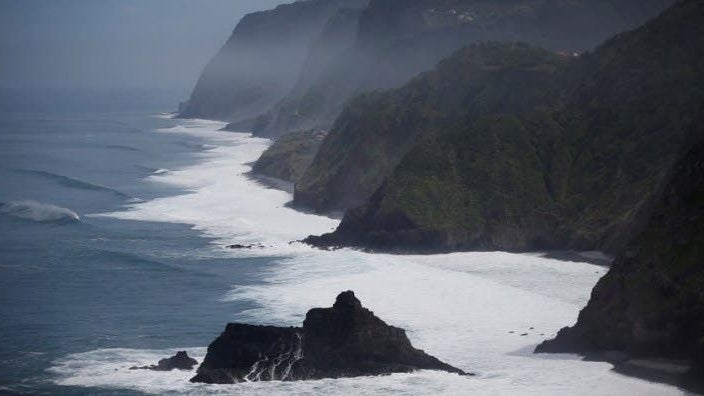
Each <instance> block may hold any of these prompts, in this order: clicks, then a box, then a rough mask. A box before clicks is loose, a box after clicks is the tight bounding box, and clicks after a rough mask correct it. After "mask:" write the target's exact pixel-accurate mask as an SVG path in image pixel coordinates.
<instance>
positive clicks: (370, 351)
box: [191, 291, 467, 384]
mask: <svg viewBox="0 0 704 396" xmlns="http://www.w3.org/2000/svg"><path fill="white" fill-rule="evenodd" d="M416 370H440V371H447V372H451V373H456V374H460V375H467V373H465V372H464V371H462V370H460V369H458V368H456V367H453V366H450V365H449V364H446V363H443V362H441V361H440V360H438V359H436V358H435V357H433V356H430V355H428V354H426V353H425V352H423V351H421V350H419V349H415V348H414V347H413V346H412V345H411V342H410V341H409V340H408V337H407V336H406V332H405V331H404V330H403V329H400V328H397V327H394V326H389V325H387V324H386V323H384V321H383V320H381V319H379V318H378V317H376V316H375V315H374V313H373V312H372V311H370V310H368V309H366V308H364V307H363V306H362V304H361V302H360V301H359V300H358V299H357V298H356V297H355V295H354V293H353V292H352V291H346V292H343V293H341V294H340V295H339V296H337V299H336V301H335V304H334V305H333V306H332V307H331V308H314V309H311V310H310V311H308V314H307V315H306V319H305V321H304V322H303V327H273V326H253V325H248V324H238V323H230V324H228V325H227V327H226V328H225V331H224V332H223V333H222V334H221V335H220V336H219V337H218V338H217V339H215V341H213V343H212V344H210V346H209V347H208V353H207V355H206V357H205V360H204V361H203V364H201V366H200V367H199V368H198V373H197V375H196V376H195V377H193V378H192V379H191V382H203V383H217V384H228V383H238V382H243V381H272V380H279V381H296V380H312V379H322V378H342V377H359V376H368V375H384V374H392V373H408V372H413V371H416Z"/></svg>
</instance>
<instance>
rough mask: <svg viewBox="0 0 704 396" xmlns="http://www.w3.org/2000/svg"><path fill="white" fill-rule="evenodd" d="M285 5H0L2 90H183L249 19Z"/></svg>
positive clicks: (200, 1) (4, 0) (41, 1)
mask: <svg viewBox="0 0 704 396" xmlns="http://www.w3.org/2000/svg"><path fill="white" fill-rule="evenodd" d="M286 2H291V1H290V0H289V1H286V0H0V87H10V88H21V87H33V88H37V87H39V88H41V87H59V88H63V87H79V88H84V87H145V88H167V89H175V90H185V91H188V90H190V88H191V87H192V86H193V85H194V83H195V80H196V79H197V77H198V75H199V73H200V71H201V70H202V68H203V67H204V66H205V64H206V62H207V61H208V59H209V58H210V57H211V56H212V55H213V54H214V53H215V52H216V51H217V50H218V48H219V47H220V46H221V45H222V44H223V43H224V42H225V40H226V39H227V38H228V37H229V35H230V33H231V32H232V30H233V29H234V27H235V25H236V23H237V22H238V21H239V20H240V18H241V17H242V16H243V15H245V14H246V13H248V12H252V11H257V10H264V9H270V8H273V7H274V6H275V5H276V4H280V3H286Z"/></svg>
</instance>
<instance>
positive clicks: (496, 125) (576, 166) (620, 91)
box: [297, 1, 704, 252]
mask: <svg viewBox="0 0 704 396" xmlns="http://www.w3.org/2000/svg"><path fill="white" fill-rule="evenodd" d="M703 21H704V4H702V3H701V2H695V1H690V2H683V3H680V4H679V5H678V6H676V7H673V8H672V9H670V10H669V11H668V12H666V13H665V14H663V15H662V16H661V17H659V18H657V19H656V20H654V21H653V22H651V23H649V24H647V25H645V26H644V27H642V28H640V29H638V30H636V31H634V32H630V33H627V34H622V35H619V36H617V37H616V38H614V39H613V40H610V41H609V42H607V43H606V44H605V45H603V46H602V47H600V48H599V49H598V50H597V51H596V52H595V53H594V54H592V55H587V56H583V57H581V58H580V59H579V60H575V61H572V62H570V64H569V65H568V66H566V67H564V68H558V69H556V70H555V71H554V72H553V73H552V74H551V75H549V76H547V79H548V80H550V84H547V85H544V84H543V83H542V82H541V81H540V79H526V80H527V81H530V83H523V84H522V85H521V84H515V83H512V84H510V85H509V87H510V88H511V89H510V90H509V91H506V96H505V98H503V99H502V100H501V101H500V102H499V103H511V100H513V101H522V100H526V103H527V106H526V107H524V108H523V109H522V110H523V111H516V110H515V109H510V108H509V109H496V108H493V107H492V106H491V105H487V103H488V104H491V103H492V102H491V101H488V102H486V101H485V98H484V96H483V95H480V96H478V97H476V98H474V97H471V96H470V97H467V96H463V98H465V99H467V98H468V99H470V101H471V102H470V103H475V104H476V103H481V106H479V107H478V109H479V110H481V111H477V110H475V111H462V112H459V113H457V114H453V113H452V112H448V111H445V110H444V109H446V108H448V106H447V105H446V104H443V105H442V106H434V105H433V104H432V102H422V101H420V100H416V102H418V103H423V104H424V105H425V106H427V107H425V109H424V112H421V111H420V110H418V108H413V107H411V108H410V109H412V110H413V112H412V114H413V115H414V116H417V117H419V118H420V119H419V120H414V122H413V123H412V124H413V125H424V124H423V122H424V121H425V120H428V119H432V118H429V117H427V116H425V115H423V114H434V115H435V116H434V117H435V119H437V118H438V116H437V114H438V113H439V114H443V115H445V116H446V117H449V120H450V121H446V122H445V124H444V125H446V126H447V127H445V128H443V130H442V131H439V132H435V133H429V134H426V136H427V137H426V138H425V139H423V140H421V141H420V142H419V143H417V144H413V143H412V142H413V141H414V140H416V141H418V138H417V136H418V135H417V134H414V132H413V131H414V130H413V129H411V128H404V127H398V126H397V125H398V124H395V122H397V121H398V120H403V114H404V113H403V112H402V111H401V110H399V109H407V108H408V107H407V105H406V104H405V103H402V102H400V101H398V100H395V99H393V98H395V97H398V96H399V95H402V94H400V93H399V92H401V93H404V92H405V93H408V92H414V91H415V88H413V89H412V88H411V87H412V84H409V86H408V87H405V88H402V89H400V90H399V91H398V92H392V93H387V94H384V95H381V96H380V99H377V100H376V101H375V102H371V103H369V104H368V108H370V109H371V108H375V109H386V110H382V111H385V112H386V113H381V114H383V117H382V116H380V115H379V113H378V112H377V113H374V112H364V113H360V114H358V115H357V120H355V119H354V118H352V117H349V116H348V117H346V118H345V117H341V118H340V120H338V123H341V122H343V121H342V120H345V121H346V122H350V123H351V122H352V121H350V120H355V121H353V122H354V123H355V124H353V125H356V126H355V128H354V130H355V131H356V134H351V133H348V134H345V135H344V136H345V137H348V138H349V136H355V139H357V140H355V141H356V142H360V143H358V144H357V146H359V147H360V148H359V149H358V152H360V153H364V152H366V151H367V150H370V148H373V147H378V146H379V143H378V141H379V140H384V141H387V140H388V141H390V142H395V143H394V145H397V144H398V143H397V142H405V141H411V143H410V144H408V145H405V146H404V145H401V147H402V148H405V149H406V151H407V153H406V154H405V155H404V156H403V158H400V159H399V161H400V162H398V166H396V165H394V164H390V165H388V166H386V167H379V166H378V165H377V164H378V163H380V164H382V165H383V164H386V163H385V162H383V161H379V160H378V159H376V158H374V157H363V158H362V157H356V158H346V157H344V152H345V150H342V152H343V154H341V153H335V155H334V157H327V156H325V154H324V153H325V152H334V151H333V150H332V149H331V147H333V148H334V147H335V146H334V143H335V141H336V140H337V139H333V137H335V133H336V132H337V130H338V129H340V128H339V127H336V128H335V129H334V130H333V131H332V132H331V134H330V135H329V137H328V139H326V140H325V141H324V143H323V146H322V148H321V151H320V152H319V154H318V157H317V158H316V161H315V162H314V163H313V165H311V167H310V168H309V170H308V172H307V173H306V176H304V178H303V180H302V181H301V183H300V186H301V187H300V188H301V189H302V190H303V192H304V193H305V191H314V192H316V190H315V189H314V188H313V187H311V186H309V185H306V184H305V182H306V179H309V177H308V175H309V173H310V172H316V171H319V170H320V169H323V168H318V167H317V166H316V162H322V160H323V159H328V160H330V159H329V158H333V159H332V161H334V160H337V159H340V162H343V163H345V168H344V170H342V171H341V172H343V174H348V173H350V169H354V168H353V166H354V165H352V164H354V163H359V164H362V165H360V166H361V167H362V169H363V170H365V171H369V172H373V173H372V176H368V175H365V174H364V173H357V174H353V177H352V178H351V179H349V180H348V179H345V178H344V177H341V176H340V175H339V174H335V173H334V172H335V171H336V169H337V168H336V167H335V166H334V165H332V164H325V166H324V169H326V172H328V175H322V177H320V179H321V180H325V181H326V182H327V183H329V184H323V186H325V187H323V188H322V191H320V192H316V193H315V194H313V195H312V197H311V198H308V197H307V196H306V195H304V194H303V195H302V194H301V192H300V191H297V196H303V197H305V198H306V199H308V200H311V199H318V200H320V199H321V198H320V197H321V196H322V197H333V202H338V201H339V200H340V199H341V198H338V196H340V197H341V196H344V194H343V193H342V192H337V191H336V190H335V188H344V189H345V190H344V192H346V193H347V194H348V195H347V198H345V199H347V201H343V204H348V203H354V201H350V198H349V196H350V195H349V194H353V195H352V196H353V197H356V198H361V197H363V195H364V193H368V192H370V191H373V189H374V188H376V187H378V186H381V188H379V189H378V190H377V191H376V192H375V193H374V195H373V196H372V198H371V199H370V200H369V201H368V202H367V203H366V204H365V205H362V206H361V207H358V208H356V209H353V210H349V211H348V212H347V214H346V216H345V218H344V219H343V222H342V224H341V225H340V227H339V228H338V230H336V232H335V233H333V234H328V235H325V236H323V237H313V238H310V239H309V241H310V242H311V243H314V244H318V245H352V246H363V247H371V248H380V249H401V250H456V249H482V250H484V249H489V250H490V249H501V250H518V251H521V250H533V249H567V248H573V249H585V250H588V249H601V250H605V251H608V252H619V251H620V249H621V248H622V247H623V246H624V245H625V243H626V242H627V241H628V239H629V238H631V237H632V236H633V235H634V233H635V232H636V231H637V230H638V229H639V228H640V227H642V226H643V223H644V219H647V218H648V216H647V215H648V213H649V211H650V210H651V208H652V205H653V203H654V197H655V196H656V192H657V191H658V188H659V187H661V186H662V184H663V183H664V181H665V176H666V170H667V169H668V168H669V167H670V166H671V165H672V164H673V163H674V161H675V160H676V157H677V154H678V153H679V151H680V150H681V148H682V146H683V145H684V144H685V142H686V141H687V136H689V135H690V134H692V133H695V132H693V131H697V128H698V125H697V123H696V122H695V121H694V120H695V119H697V115H698V114H699V113H700V112H701V109H702V108H703V106H704V96H703V95H702V92H704V24H703V23H702V22H703ZM469 51H470V52H471V51H473V50H472V49H469ZM529 53H530V52H528V51H525V50H524V51H516V50H513V51H508V52H507V54H505V55H504V57H505V58H509V59H510V57H511V56H515V57H516V59H518V60H521V61H525V59H526V55H527V54H529ZM465 58H466V59H470V58H468V57H466V55H465V56H464V57H463V56H462V53H460V54H458V56H457V58H456V61H457V62H460V64H462V62H463V59H465ZM519 64H520V63H519ZM465 67H471V66H469V65H467V66H465ZM438 70H439V71H441V70H442V69H441V68H439V69H438ZM438 75H439V76H443V78H444V79H445V81H446V83H447V84H449V83H450V81H453V80H452V79H453V78H454V76H456V75H457V73H447V72H443V73H439V74H438ZM482 81H484V82H487V84H488V85H486V87H485V89H484V90H485V91H486V92H502V89H501V85H496V84H497V83H496V82H491V80H490V79H486V78H482ZM501 81H503V80H501ZM457 83H458V86H463V85H464V84H466V82H465V81H463V80H462V79H459V80H458V82H457ZM533 83H537V84H538V85H537V86H533V85H532V84H533ZM433 86H438V84H437V83H436V84H434V85H433ZM541 87H542V88H543V90H541ZM526 89H528V92H537V93H542V94H543V95H537V97H539V98H541V97H542V98H556V99H553V101H552V102H551V100H544V101H542V102H541V101H540V100H535V99H533V98H532V97H534V96H536V95H527V94H526V91H525V90H526ZM556 90H557V93H555V91H556ZM423 92H424V94H429V93H432V92H433V91H432V90H429V89H428V90H425V91H423ZM419 97H423V96H422V95H420V96H419ZM385 100H390V102H391V103H392V104H398V105H399V106H398V108H394V107H393V106H391V105H389V104H387V102H385ZM450 100H453V99H451V98H450ZM453 103H456V104H462V103H463V102H461V101H458V100H456V99H455V101H454V102H453ZM554 103H557V104H554ZM428 104H429V105H428ZM421 108H423V107H422V106H421ZM450 108H451V107H450ZM460 108H462V109H471V106H467V105H466V104H463V105H461V106H460ZM453 122H454V123H453ZM343 125H345V126H347V124H343ZM430 125H439V123H438V122H436V121H433V122H432V123H430ZM426 130H427V131H430V130H431V129H430V128H426ZM360 135H361V137H360ZM365 139H368V140H371V139H373V141H374V144H373V145H372V144H370V143H367V142H368V140H365ZM346 146H351V147H353V148H356V147H357V146H355V145H354V144H351V145H350V144H349V143H348V144H347V145H346ZM392 146H393V145H392ZM381 147H383V146H381ZM338 150H339V149H338ZM408 150H410V151H408ZM352 152H354V151H352ZM394 152H395V150H394ZM384 154H387V153H382V154H380V156H382V157H384V158H388V156H387V155H388V154H387V155H384ZM321 156H323V157H322V158H321ZM373 166H377V168H376V169H374V168H372V167H373ZM369 169H371V170H369ZM389 173H390V176H389V177H387V178H385V177H384V176H385V175H387V174H389ZM329 180H334V181H332V182H331V181H329ZM335 181H338V182H337V183H336V182H335ZM318 184H321V183H320V182H316V183H314V184H313V186H316V185H318ZM361 186H364V187H361ZM370 186H372V187H371V188H370ZM365 188H366V189H365ZM358 191H361V192H362V194H359V195H354V194H355V193H356V192H358ZM331 192H332V193H331ZM334 193H337V194H338V195H334ZM318 202H323V203H325V201H318ZM321 207H322V208H325V205H321Z"/></svg>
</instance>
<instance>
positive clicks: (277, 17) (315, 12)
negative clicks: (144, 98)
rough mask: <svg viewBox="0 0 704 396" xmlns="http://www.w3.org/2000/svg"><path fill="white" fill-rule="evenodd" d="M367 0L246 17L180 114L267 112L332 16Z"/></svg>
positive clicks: (312, 3)
mask: <svg viewBox="0 0 704 396" xmlns="http://www.w3.org/2000/svg"><path fill="white" fill-rule="evenodd" d="M367 2H368V0H306V1H299V2H295V3H292V4H285V5H281V6H278V7H276V9H274V10H270V11H263V12H257V13H253V14H249V15H247V16H245V17H244V18H243V19H242V20H241V21H240V22H239V24H238V25H237V27H236V28H235V30H234V32H233V33H232V36H231V37H230V39H229V40H228V41H227V43H225V45H224V46H223V47H222V49H221V50H220V51H219V52H218V54H217V55H216V56H215V57H214V58H213V59H212V60H211V61H210V62H209V63H208V65H207V66H206V68H205V70H204V71H203V73H202V75H201V76H200V78H199V79H198V82H197V84H196V87H195V89H194V90H193V93H192V94H191V97H190V99H189V100H188V102H187V103H185V104H184V106H182V109H181V111H180V113H181V116H182V117H186V118H207V119H218V120H229V121H234V120H240V119H244V118H248V117H253V116H256V115H259V114H261V113H263V112H265V111H267V110H268V109H269V108H270V107H271V106H273V105H274V104H275V103H276V102H278V101H279V100H281V98H283V97H284V96H285V95H286V94H287V93H288V92H289V91H290V90H291V88H292V87H293V86H294V84H295V83H296V81H297V79H298V78H299V76H300V75H301V71H302V68H303V66H304V62H305V61H306V57H307V54H308V51H309V49H310V47H311V46H312V45H313V43H314V42H315V41H316V40H318V38H319V37H320V34H321V32H322V31H323V29H324V28H325V26H326V25H327V24H328V22H329V21H330V18H331V17H333V16H334V15H336V13H337V12H338V11H339V10H341V9H346V8H355V7H356V8H361V7H364V6H366V4H367Z"/></svg>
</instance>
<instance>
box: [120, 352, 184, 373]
mask: <svg viewBox="0 0 704 396" xmlns="http://www.w3.org/2000/svg"><path fill="white" fill-rule="evenodd" d="M197 364H198V361H197V360H195V359H193V358H191V357H190V356H188V353H187V352H186V351H179V352H177V353H176V354H175V355H174V356H171V357H170V358H166V359H161V360H159V362H158V363H157V364H156V365H154V364H152V365H151V366H142V367H130V370H153V371H171V370H192V369H193V367H195V366H196V365H197Z"/></svg>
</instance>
